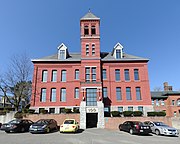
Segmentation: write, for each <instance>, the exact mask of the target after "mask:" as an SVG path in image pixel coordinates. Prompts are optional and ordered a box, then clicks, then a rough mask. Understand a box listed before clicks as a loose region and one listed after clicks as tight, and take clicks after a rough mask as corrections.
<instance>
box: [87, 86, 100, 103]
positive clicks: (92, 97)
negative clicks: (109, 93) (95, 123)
mask: <svg viewBox="0 0 180 144" xmlns="http://www.w3.org/2000/svg"><path fill="white" fill-rule="evenodd" d="M86 105H87V106H97V89H96V88H88V89H86Z"/></svg>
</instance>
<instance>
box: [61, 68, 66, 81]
mask: <svg viewBox="0 0 180 144" xmlns="http://www.w3.org/2000/svg"><path fill="white" fill-rule="evenodd" d="M61 81H62V82H66V70H62V71H61Z"/></svg>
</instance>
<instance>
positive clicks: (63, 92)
mask: <svg viewBox="0 0 180 144" xmlns="http://www.w3.org/2000/svg"><path fill="white" fill-rule="evenodd" d="M60 101H61V102H66V89H65V88H62V89H61V99H60Z"/></svg>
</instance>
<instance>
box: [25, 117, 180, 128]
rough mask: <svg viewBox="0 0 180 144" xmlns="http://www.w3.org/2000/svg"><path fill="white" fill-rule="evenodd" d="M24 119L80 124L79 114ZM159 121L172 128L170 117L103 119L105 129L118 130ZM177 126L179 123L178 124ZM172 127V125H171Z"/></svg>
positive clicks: (59, 123)
mask: <svg viewBox="0 0 180 144" xmlns="http://www.w3.org/2000/svg"><path fill="white" fill-rule="evenodd" d="M25 118H26V119H30V120H32V121H34V122H35V121H37V120H39V119H44V118H47V119H55V120H56V121H57V123H58V125H61V124H62V123H63V121H64V120H65V119H68V118H72V119H76V120H77V121H78V122H80V114H32V115H26V117H25ZM129 120H132V121H142V122H143V121H161V122H164V123H166V124H167V125H169V126H172V119H171V117H105V118H104V121H105V128H106V129H112V130H118V127H119V124H122V123H123V122H124V121H129ZM178 124H179V123H178ZM173 125H174V124H173Z"/></svg>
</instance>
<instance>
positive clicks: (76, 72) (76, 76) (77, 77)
mask: <svg viewBox="0 0 180 144" xmlns="http://www.w3.org/2000/svg"><path fill="white" fill-rule="evenodd" d="M75 79H76V80H79V70H78V69H76V70H75Z"/></svg>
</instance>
